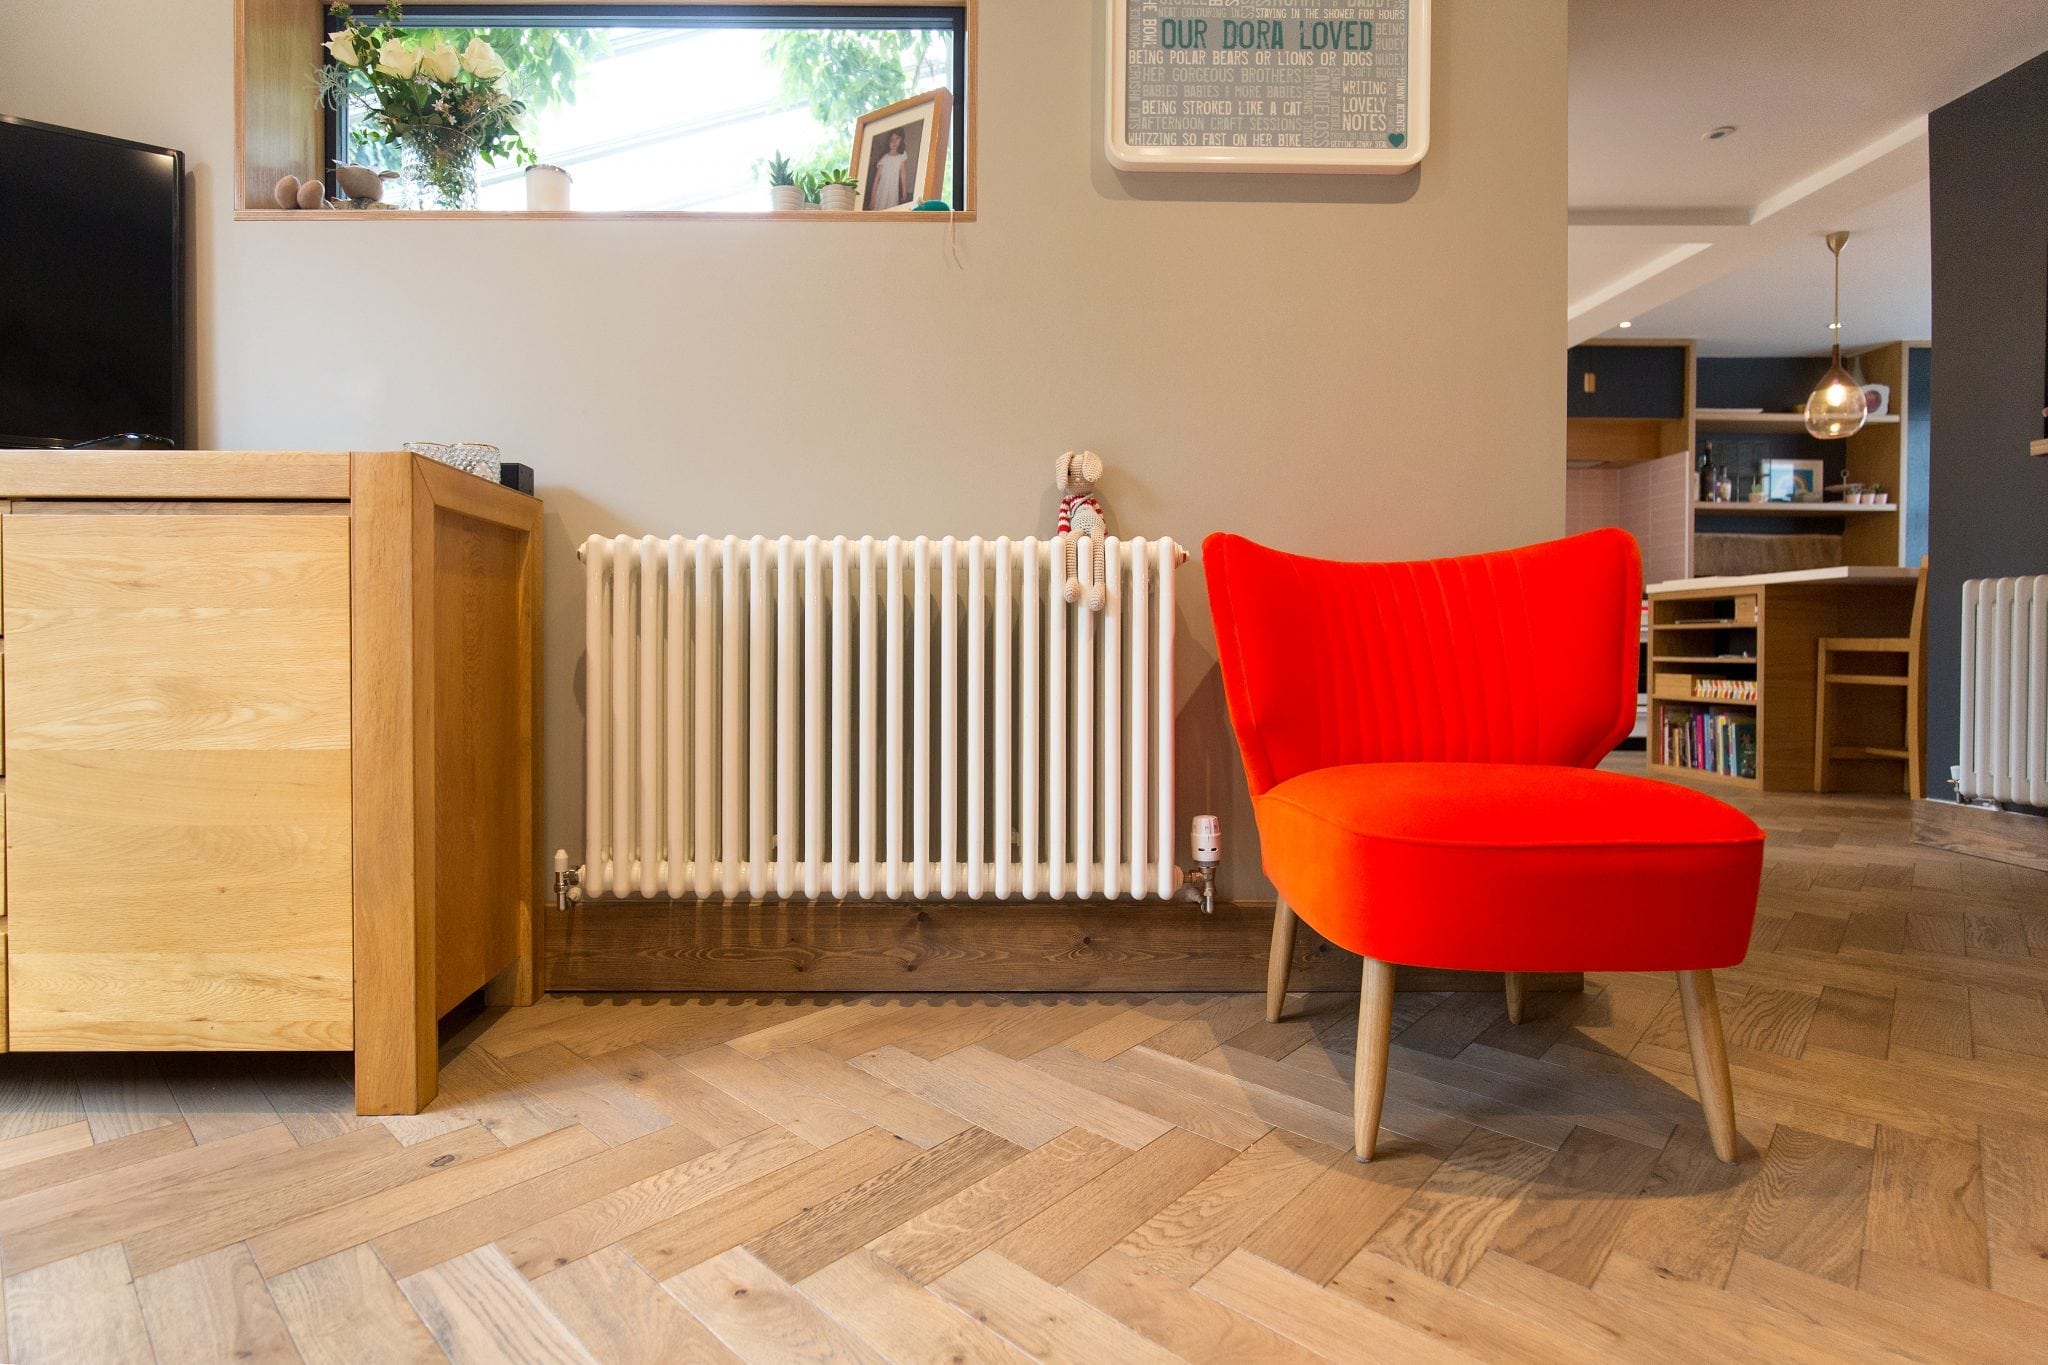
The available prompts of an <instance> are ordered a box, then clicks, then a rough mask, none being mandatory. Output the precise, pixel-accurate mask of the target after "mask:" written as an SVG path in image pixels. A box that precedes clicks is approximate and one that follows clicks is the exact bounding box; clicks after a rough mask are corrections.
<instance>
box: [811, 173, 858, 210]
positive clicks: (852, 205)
mask: <svg viewBox="0 0 2048 1365" xmlns="http://www.w3.org/2000/svg"><path fill="white" fill-rule="evenodd" d="M818 207H819V208H821V209H826V210H828V211H830V212H832V213H851V212H853V210H855V209H857V208H859V207H860V182H859V181H857V180H855V179H854V178H853V176H852V175H851V174H850V173H848V172H847V171H845V170H843V169H841V168H840V167H838V166H834V167H833V168H832V169H831V170H829V171H825V172H823V173H822V174H820V175H819V176H818Z"/></svg>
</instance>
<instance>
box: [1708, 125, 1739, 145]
mask: <svg viewBox="0 0 2048 1365" xmlns="http://www.w3.org/2000/svg"><path fill="white" fill-rule="evenodd" d="M1734 131H1735V125H1734V124H1732V123H1724V124H1722V125H1721V126H1720V127H1718V128H1709V129H1707V131H1706V132H1704V133H1701V134H1700V136H1701V137H1703V138H1705V139H1706V140H1707V141H1708V142H1719V141H1720V140H1721V139H1722V138H1724V137H1727V136H1728V135H1729V134H1730V133H1732V132H1734Z"/></svg>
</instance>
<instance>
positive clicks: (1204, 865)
mask: <svg viewBox="0 0 2048 1365" xmlns="http://www.w3.org/2000/svg"><path fill="white" fill-rule="evenodd" d="M1188 842H1189V843H1190V844H1191V845H1192V846H1193V852H1194V863H1195V870H1194V871H1192V872H1190V873H1189V874H1188V880H1187V884H1188V885H1189V886H1191V887H1193V888H1194V890H1195V894H1196V895H1198V896H1200V897H1201V900H1202V913H1203V914H1205V915H1213V914H1215V913H1216V873H1217V870H1218V869H1219V868H1221V867H1222V865H1223V822H1222V821H1221V820H1219V819H1217V818H1216V817H1215V816H1213V815H1197V816H1196V817H1195V819H1194V827H1193V829H1192V830H1191V831H1190V832H1189V836H1188Z"/></svg>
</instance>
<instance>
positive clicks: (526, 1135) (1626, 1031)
mask: <svg viewBox="0 0 2048 1365" xmlns="http://www.w3.org/2000/svg"><path fill="white" fill-rule="evenodd" d="M1748 804H1749V805H1750V806H1751V807H1752V808H1753V809H1754V810H1755V812H1756V813H1757V815H1758V816H1759V818H1760V819H1762V820H1763V821H1764V822H1765V823H1766V825H1767V827H1768V828H1769V830H1770V834H1771V841H1770V846H1769V855H1768V868H1769V870H1768V875H1767V877H1766V882H1765V888H1764V902H1763V910H1762V915H1761V917H1760V919H1759V921H1758V924H1757V931H1756V942H1755V947H1754V950H1753V951H1752V954H1751V956H1750V959H1749V961H1748V963H1747V964H1746V965H1744V966H1743V967H1741V968H1739V969H1736V970H1732V971H1729V972H1726V973H1724V974H1723V976H1722V993H1721V997H1722V1002H1723V1008H1724V1011H1725V1014H1726V1018H1727V1027H1728V1032H1729V1039H1730V1043H1731V1045H1732V1046H1731V1051H1732V1053H1733V1058H1734V1075H1735V1086H1736V1106H1737V1109H1738V1110H1739V1112H1740V1115H1741V1127H1742V1134H1743V1138H1744V1161H1743V1163H1742V1164H1741V1165H1740V1166H1738V1167H1734V1168H1729V1167H1724V1166H1722V1165H1721V1164H1720V1163H1718V1162H1716V1161H1715V1160H1714V1159H1713V1157H1712V1154H1711V1153H1710V1151H1709V1150H1708V1146H1707V1140H1706V1136H1705V1134H1704V1133H1703V1132H1702V1131H1701V1129H1700V1127H1699V1122H1698V1114H1697V1111H1696V1109H1695V1107H1694V1105H1693V1101H1692V1080H1691V1076H1690V1071H1689V1067H1688V1063H1687V1060H1686V1054H1685V1042H1684V1035H1683V1028H1682V1024H1681V1022H1680V1020H1679V1015H1678V1005H1677V1001H1676V993H1675V989H1674V985H1673V983H1672V981H1671V980H1670V979H1668V978H1649V977H1631V976H1603V977H1596V978H1594V979H1593V980H1591V981H1590V982H1589V984H1588V989H1587V991H1586V992H1585V994H1584V995H1575V996H1553V997H1547V998H1541V997H1539V998H1537V999H1535V1000H1533V1001H1532V1005H1531V1016H1532V1017H1531V1019H1530V1021H1529V1022H1526V1023H1524V1024H1523V1025H1522V1026H1520V1027H1510V1026H1509V1025H1508V1024H1507V1022H1506V1020H1505V1018H1504V1015H1503V1010H1502V1004H1501V1001H1500V1000H1499V999H1498V998H1496V997H1494V996H1492V995H1472V996H1463V995H1452V996H1404V997H1402V999H1401V1005H1400V1012H1399V1015H1398V1017H1397V1021H1396V1026H1397V1029H1398V1030H1399V1032H1398V1034H1397V1037H1396V1040H1395V1047H1394V1060H1393V1067H1394V1075H1393V1077H1392V1080H1391V1082H1390V1086H1389V1098H1388V1103H1387V1129H1388V1135H1387V1136H1385V1137H1383V1139H1382V1143H1381V1153H1382V1156H1381V1159H1380V1160H1379V1161H1377V1162H1375V1163H1374V1164H1372V1165H1371V1166H1359V1165H1356V1164H1355V1163H1354V1162H1352V1161H1351V1160H1350V1159H1349V1157H1348V1154H1347V1150H1346V1149H1347V1148H1348V1146H1349V1139H1350V1117H1349V1103H1350V1085H1349V1080H1348V1078H1349V1074H1350V1060H1351V1059H1350V1056H1349V1052H1348V1049H1349V1046H1350V1037H1351V1032H1352V1029H1353V1025H1354V1018H1355V1015H1354V1010H1355V1000H1354V999H1353V998H1351V997H1348V996H1346V997H1311V998H1308V999H1305V1000H1300V1001H1298V1002H1297V1005H1296V1008H1295V1012H1294V1014H1293V1015H1292V1016H1291V1017H1290V1018H1289V1019H1288V1020H1286V1021H1285V1022H1283V1023H1281V1024H1279V1025H1277V1026H1276V1025H1268V1024H1266V1023H1264V1022H1263V1019H1262V1015H1261V1001H1260V999H1259V997H1257V996H1252V995H1244V996H1235V995H1233V996H1223V997H1189V996H1161V997H1151V998H1089V997H1066V998H1047V997H1011V998H1002V999H995V998H943V999H933V998H916V997H893V998H892V997H861V998H856V999H821V998H777V999H701V998H680V997H636V998H631V999H616V998H614V999H592V998H556V999H551V1000H548V1001H546V1002H545V1003H543V1004H542V1005H540V1006H538V1007H536V1008H534V1009H531V1010H524V1011H514V1012H511V1013H507V1014H503V1015H498V1016H490V1017H486V1018H484V1019H483V1020H480V1021H479V1022H478V1023H477V1024H476V1025H474V1026H473V1027H472V1028H471V1029H470V1030H469V1031H468V1032H467V1033H466V1034H465V1036H463V1037H462V1038H460V1039H458V1040H457V1041H456V1042H455V1043H454V1044H453V1045H452V1046H451V1048H450V1049H449V1056H448V1059H447V1071H446V1075H445V1077H444V1080H443V1095H442V1098H441V1100H440V1101H439V1102H438V1103H436V1104H435V1106H434V1107H433V1109H432V1111H431V1112H429V1113H427V1114H425V1115H423V1116H421V1117H418V1118H404V1119H383V1120H366V1119H358V1118H356V1117H355V1116H354V1114H353V1113H352V1109H351V1103H350V1097H349V1089H348V1085H347V1082H346V1080H345V1074H344V1072H343V1071H342V1070H341V1068H340V1066H339V1065H338V1064H336V1063H334V1062H332V1061H323V1060H320V1059H306V1058H276V1059H269V1060H267V1061H265V1060H251V1059H249V1058H207V1059H192V1058H168V1059H166V1058H146V1059H110V1058H98V1059H94V1058H84V1059H63V1058H39V1057H24V1056H16V1057H7V1058H0V1257H4V1265H5V1272H6V1274H5V1297H6V1314H5V1322H6V1329H7V1341H6V1343H5V1349H4V1350H0V1356H4V1358H6V1359H9V1360H15V1361H45V1360H80V1361H90V1362H95V1365H97V1363H99V1362H111V1361H123V1360H131V1359H133V1360H142V1359H148V1358H150V1357H151V1356H152V1354H154V1356H155V1357H157V1358H159V1359H163V1360H192V1361H218V1360H227V1359H253V1360H277V1359H287V1360H288V1359H294V1358H301V1357H302V1358H304V1359H306V1360H309V1361H341V1360H363V1361H377V1362H391V1361H403V1360H412V1359H440V1358H441V1357H442V1355H443V1353H445V1354H446V1355H448V1356H450V1357H453V1358H455V1359H457V1360H462V1361H499V1360H584V1359H589V1358H593V1357H594V1358H596V1359H598V1360H604V1361H611V1360H730V1359H733V1358H734V1357H738V1358H741V1359H745V1360H754V1361H783V1360H792V1359H804V1360H824V1359H847V1360H859V1361H870V1360H895V1361H911V1360H920V1361H922V1360H949V1361H955V1360H998V1359H999V1360H1018V1359H1021V1358H1024V1357H1039V1358H1045V1359H1055V1360H1075V1361H1088V1362H1106V1361H1117V1362H1122V1361H1135V1360H1172V1359H1178V1358H1184V1359H1188V1360H1196V1361H1246V1360H1267V1359H1272V1360H1289V1361H1306V1360H1314V1359H1317V1358H1325V1359H1330V1360H1364V1359H1411V1358H1413V1359H1453V1358H1458V1359H1463V1358H1472V1357H1476V1358H1480V1359H1487V1360H1517V1361H1519V1360H1532V1359H1533V1360H1553V1359H1555V1360H1576V1359H1592V1358H1601V1359H1651V1358H1657V1359H1661V1360H1681V1359H1709V1358H1711V1359H1723V1360H1727V1359H1735V1360H1758V1359H1770V1360H1787V1359H1800V1358H1834V1359H1855V1360H1862V1359H1867V1358H1871V1357H1874V1356H1892V1357H1904V1358H1907V1359H1913V1360H1960V1359H1984V1360H1994V1359H2014V1358H2019V1357H2021V1356H2023V1355H2026V1354H2030V1353H2033V1352H2036V1351H2038V1350H2040V1349H2041V1348H2040V1343H2041V1342H2042V1341H2043V1340H2048V1013H2044V1010H2043V994H2042V992H2043V988H2044V987H2048V874H2040V873H2032V872H2025V871H2021V870H2018V869H2014V868H2011V867H2008V866H2006V865H2004V864H2001V863H1995V862H1986V861H1980V860H1974V859H1971V858H1967V857H1961V856H1957V855H1953V854H1947V853H1939V852H1933V851H1928V850H1924V849H1916V848H1915V847H1913V846H1912V845H1911V844H1910V843H1909V842H1908V838H1907V833H1906V806H1905V804H1904V803H1903V802H1899V801H1878V800H1866V799H1824V798H1811V797H1808V798H1767V799H1756V800H1752V801H1750V802H1748ZM1645 912H1646V913H1654V907H1645Z"/></svg>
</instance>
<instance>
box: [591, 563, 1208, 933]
mask: <svg viewBox="0 0 2048 1365" xmlns="http://www.w3.org/2000/svg"><path fill="white" fill-rule="evenodd" d="M1060 545H1061V542H1059V541H1058V540H1047V539H1027V540H1011V539H1009V538H1007V537H1004V538H1000V539H996V540H993V541H990V540H983V539H980V538H978V537H977V538H970V539H955V538H953V537H951V536H948V537H944V538H941V539H927V538H925V537H922V536H920V537H918V538H916V539H914V540H905V539H900V538H896V537H891V538H889V539H886V540H878V539H874V538H870V537H862V538H860V539H858V540H855V539H850V538H846V537H837V538H833V539H820V538H818V537H810V538H807V539H803V540H793V539H791V538H789V537H783V538H781V539H777V540H768V539H765V538H763V537H760V536H755V537H753V538H751V539H746V540H742V539H740V538H738V537H736V536H725V537H722V538H714V537H710V536H697V537H694V538H685V537H682V536H670V537H667V538H666V539H662V538H657V537H652V536H649V537H626V536H617V537H609V538H608V537H601V536H593V537H591V538H590V539H589V540H587V541H585V542H584V544H583V548H582V550H581V552H580V553H581V555H582V558H583V561H584V589H585V599H584V608H585V631H586V638H585V658H586V664H587V669H588V672H587V677H586V685H587V691H586V716H587V722H586V724H587V729H586V760H585V761H586V775H587V784H586V789H585V793H584V801H585V828H584V850H585V858H586V860H587V861H586V863H585V866H584V867H583V869H582V889H583V894H584V895H586V896H590V897H604V896H613V897H619V896H638V897H698V898H708V897H724V898H738V897H746V898H751V899H765V898H771V897H772V898H775V899H791V898H799V897H800V898H803V899H821V898H832V899H839V898H847V897H858V898H860V899H900V898H911V899H925V898H940V899H946V898H954V897H965V898H967V899H978V898H983V897H995V898H1003V897H1022V898H1027V899H1031V898H1062V897H1080V898H1116V897H1136V898H1145V897H1167V896H1171V895H1172V894H1173V893H1174V891H1175V889H1176V888H1177V887H1178V886H1179V884H1180V881H1181V873H1180V870H1179V869H1178V868H1177V867H1176V866H1175V865H1174V835H1175V828H1176V826H1175V820H1174V800H1173V792H1174V770H1173V757H1174V754H1173V718H1174V688H1173V639H1174V602H1173V571H1174V569H1175V568H1176V567H1177V566H1178V565H1179V564H1180V563H1181V562H1182V561H1184V560H1185V559H1186V558H1187V555H1186V552H1185V551H1183V550H1182V549H1181V548H1180V546H1178V545H1176V544H1175V543H1174V542H1172V541H1171V540H1144V539H1134V540H1129V541H1119V540H1117V539H1115V538H1111V539H1109V540H1108V541H1107V542H1105V545H1106V550H1105V566H1106V567H1105V571H1104V576H1105V578H1106V579H1107V581H1108V584H1109V595H1108V602H1107V605H1106V606H1105V607H1104V609H1103V610H1102V611H1100V612H1091V611H1089V610H1087V609H1086V607H1085V606H1084V605H1074V606H1069V605H1068V604H1067V603H1066V602H1065V601H1064V600H1063V591H1062V590H1063V588H1064V584H1065V578H1066V570H1065V563H1064V556H1063V555H1062V554H1061V553H1060Z"/></svg>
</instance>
